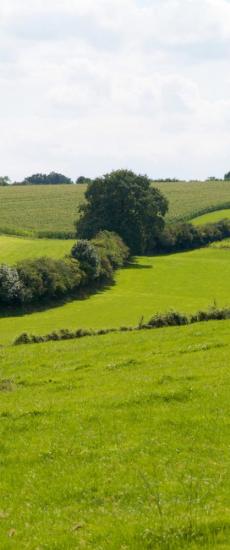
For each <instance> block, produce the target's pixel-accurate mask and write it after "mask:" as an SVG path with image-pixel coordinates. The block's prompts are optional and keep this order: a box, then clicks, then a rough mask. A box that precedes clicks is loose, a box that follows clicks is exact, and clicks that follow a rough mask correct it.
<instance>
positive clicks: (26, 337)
mask: <svg viewBox="0 0 230 550" xmlns="http://www.w3.org/2000/svg"><path fill="white" fill-rule="evenodd" d="M226 319H230V307H227V308H223V309H219V308H217V307H215V306H214V307H210V308H209V309H208V310H207V311H203V310H201V311H198V312H197V313H195V314H194V315H185V314H183V313H180V312H178V311H169V312H168V313H162V314H160V313H157V314H155V315H154V316H153V317H152V318H151V319H150V320H149V321H148V322H147V323H144V322H142V321H141V322H140V323H139V324H138V326H136V327H126V326H124V327H120V328H107V329H99V330H92V329H81V328H80V329H77V330H69V329H62V330H59V331H54V332H51V333H49V334H46V335H45V336H36V335H34V334H28V333H27V332H23V333H22V334H20V336H18V337H17V338H16V340H15V341H14V345H15V346H18V345H21V344H40V343H43V342H51V341H58V340H74V339H78V338H83V337H85V336H100V335H104V334H111V333H113V332H116V333H117V332H134V331H139V330H147V329H148V330H151V329H157V328H163V327H175V326H182V325H191V324H193V323H200V322H202V321H221V320H226Z"/></svg>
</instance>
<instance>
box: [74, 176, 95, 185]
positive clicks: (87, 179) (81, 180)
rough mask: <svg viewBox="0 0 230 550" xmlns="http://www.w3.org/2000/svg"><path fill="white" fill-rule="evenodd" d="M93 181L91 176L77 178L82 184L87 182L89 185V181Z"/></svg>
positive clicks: (77, 181)
mask: <svg viewBox="0 0 230 550" xmlns="http://www.w3.org/2000/svg"><path fill="white" fill-rule="evenodd" d="M91 181H92V180H91V179H90V178H86V177H85V176H79V178H77V180H76V183H78V184H81V185H82V184H87V185H88V184H89V183H91Z"/></svg>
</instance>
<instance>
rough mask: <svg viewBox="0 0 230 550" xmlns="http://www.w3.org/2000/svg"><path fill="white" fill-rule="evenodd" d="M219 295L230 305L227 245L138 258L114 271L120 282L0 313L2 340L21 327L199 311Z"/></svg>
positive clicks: (38, 329)
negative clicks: (28, 309) (55, 303)
mask: <svg viewBox="0 0 230 550" xmlns="http://www.w3.org/2000/svg"><path fill="white" fill-rule="evenodd" d="M214 300H216V302H217V304H218V305H219V306H223V305H229V304H230V256H229V249H227V250H225V249H221V248H218V249H215V248H205V249H201V250H195V251H192V252H187V253H183V254H172V255H168V256H159V257H155V258H152V257H143V258H139V259H138V261H137V264H136V265H133V266H132V267H129V268H126V269H122V270H120V271H118V272H117V274H116V284H115V285H114V286H112V287H111V288H110V289H107V290H104V291H100V292H98V293H97V294H94V295H92V296H91V297H90V298H87V299H86V300H77V301H72V302H69V303H67V304H65V305H61V306H59V307H56V308H53V309H48V310H46V311H40V312H36V313H32V314H27V315H23V316H21V315H19V316H14V317H5V316H4V311H3V312H2V316H1V318H0V344H1V343H7V342H8V343H9V342H11V341H12V340H13V339H14V338H15V336H17V335H19V334H20V333H21V332H23V331H27V332H33V333H35V334H46V333H48V332H52V330H55V329H60V328H79V327H81V328H85V327H91V328H101V327H118V326H121V325H129V324H131V325H136V324H137V323H138V321H139V320H140V318H141V316H142V315H144V316H145V319H146V320H147V319H148V317H150V316H151V315H152V314H153V313H155V312H156V311H160V312H164V311H166V310H169V309H170V308H175V309H179V310H180V311H182V312H183V311H184V312H185V313H187V312H195V311H197V310H198V309H200V308H205V309H207V307H208V306H209V305H210V304H212V303H213V302H214Z"/></svg>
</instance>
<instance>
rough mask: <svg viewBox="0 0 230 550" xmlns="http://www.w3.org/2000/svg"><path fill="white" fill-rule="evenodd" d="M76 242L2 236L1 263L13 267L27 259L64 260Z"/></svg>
mask: <svg viewBox="0 0 230 550" xmlns="http://www.w3.org/2000/svg"><path fill="white" fill-rule="evenodd" d="M74 242H75V241H74V240H73V241H71V240H61V239H59V240H58V239H52V240H51V239H32V238H31V239H25V238H23V237H10V236H6V235H0V263H6V264H9V265H13V264H15V263H16V262H18V261H21V260H24V259H26V258H39V257H41V256H49V257H51V258H62V257H63V256H65V254H69V252H70V249H71V246H72V245H73V244H74Z"/></svg>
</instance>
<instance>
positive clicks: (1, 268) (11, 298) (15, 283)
mask: <svg viewBox="0 0 230 550" xmlns="http://www.w3.org/2000/svg"><path fill="white" fill-rule="evenodd" d="M22 291H23V285H22V282H21V281H20V277H19V274H18V271H17V269H15V268H14V267H9V266H7V265H4V264H3V265H0V302H2V303H3V304H15V303H18V302H20V301H21V295H22Z"/></svg>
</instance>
